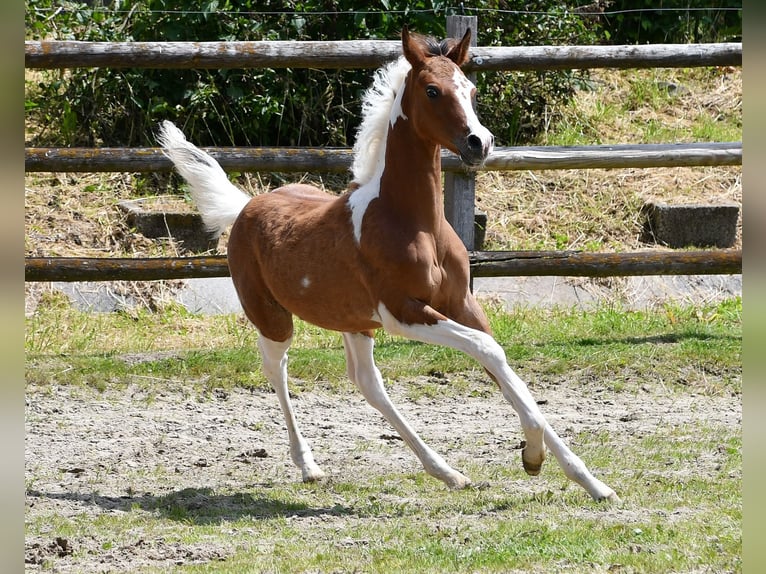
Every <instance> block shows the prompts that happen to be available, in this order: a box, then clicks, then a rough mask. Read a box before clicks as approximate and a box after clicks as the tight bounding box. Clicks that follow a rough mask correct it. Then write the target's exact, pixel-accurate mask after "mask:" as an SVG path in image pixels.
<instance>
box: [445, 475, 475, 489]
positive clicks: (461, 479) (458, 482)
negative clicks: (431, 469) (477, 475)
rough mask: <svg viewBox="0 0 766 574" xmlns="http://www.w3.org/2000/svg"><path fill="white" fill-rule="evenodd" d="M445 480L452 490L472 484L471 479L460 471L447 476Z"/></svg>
mask: <svg viewBox="0 0 766 574" xmlns="http://www.w3.org/2000/svg"><path fill="white" fill-rule="evenodd" d="M444 482H445V484H446V485H447V486H448V487H449V489H450V490H463V489H464V488H468V487H469V486H471V479H470V478H468V477H467V476H465V475H463V474H460V473H459V472H456V473H455V474H454V475H452V476H450V477H448V478H446V479H445V480H444Z"/></svg>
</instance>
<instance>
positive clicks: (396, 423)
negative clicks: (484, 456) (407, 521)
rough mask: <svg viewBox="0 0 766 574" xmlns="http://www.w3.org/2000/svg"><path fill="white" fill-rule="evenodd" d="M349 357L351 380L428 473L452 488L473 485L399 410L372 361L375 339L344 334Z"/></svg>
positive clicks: (355, 334) (354, 334) (356, 334)
mask: <svg viewBox="0 0 766 574" xmlns="http://www.w3.org/2000/svg"><path fill="white" fill-rule="evenodd" d="M343 342H344V345H345V348H346V355H347V356H350V357H351V359H352V360H351V361H349V369H350V370H351V369H353V371H354V374H353V375H352V376H351V377H350V378H351V380H352V381H353V382H354V384H355V385H356V386H357V387H358V388H359V390H360V391H361V392H362V395H363V396H364V398H365V399H366V400H367V402H368V403H370V405H372V406H373V407H374V408H375V409H377V410H378V411H380V413H381V414H382V415H383V416H384V417H385V419H386V420H387V421H388V422H389V423H390V424H391V426H393V427H394V429H396V432H398V433H399V436H400V437H402V439H403V440H404V442H406V443H407V445H408V446H409V447H410V448H411V449H412V450H413V452H414V453H415V454H416V455H417V457H418V458H419V459H420V462H421V463H422V464H423V468H425V470H426V472H427V473H428V474H430V475H431V476H433V477H435V478H438V479H439V480H441V481H443V482H444V483H445V484H446V485H447V486H449V487H450V488H464V487H466V486H467V485H469V484H470V483H471V481H470V480H469V479H468V477H466V476H464V475H462V474H461V473H459V472H458V471H456V470H455V469H453V468H451V467H450V466H449V465H448V464H447V463H446V462H445V460H444V459H443V458H442V457H441V456H439V455H438V454H437V453H436V452H435V451H434V450H433V449H431V448H430V447H429V446H428V445H426V444H425V443H424V442H423V440H422V439H421V438H420V437H419V436H418V434H417V433H416V432H415V430H414V429H413V428H412V427H411V426H410V424H409V423H408V422H407V421H406V420H405V419H404V417H402V415H401V414H400V413H399V411H398V410H397V409H396V407H395V406H394V404H393V403H392V402H391V399H390V398H389V396H388V393H386V389H385V387H384V386H383V377H381V375H380V371H379V370H378V368H377V367H376V366H375V361H374V358H373V352H372V350H373V346H374V344H375V342H374V340H373V339H372V338H370V337H367V336H365V335H360V334H358V333H343Z"/></svg>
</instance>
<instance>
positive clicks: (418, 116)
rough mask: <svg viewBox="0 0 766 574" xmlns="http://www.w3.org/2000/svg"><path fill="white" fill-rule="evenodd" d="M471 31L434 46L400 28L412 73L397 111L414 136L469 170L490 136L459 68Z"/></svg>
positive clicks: (487, 148) (487, 150)
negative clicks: (439, 148)
mask: <svg viewBox="0 0 766 574" xmlns="http://www.w3.org/2000/svg"><path fill="white" fill-rule="evenodd" d="M470 42H471V30H470V29H469V30H467V31H466V33H465V35H464V36H463V39H462V40H460V41H457V40H454V39H448V40H444V41H443V42H441V43H437V42H435V41H434V40H432V39H430V38H426V37H423V36H419V35H415V34H411V33H410V32H409V31H408V29H407V28H406V27H405V28H404V29H403V30H402V49H403V51H404V56H405V58H407V61H408V62H409V63H410V64H411V65H412V71H411V73H410V76H409V78H408V80H407V86H406V89H405V94H404V95H403V100H402V112H403V114H404V115H405V117H407V118H408V119H410V120H411V121H412V122H413V125H414V127H415V130H416V132H417V133H418V134H419V135H420V137H422V138H424V139H427V140H430V141H433V142H434V143H436V144H439V145H441V146H444V147H446V148H447V149H449V150H450V151H451V152H453V153H455V154H457V155H459V156H460V158H461V159H462V160H463V163H465V164H466V165H467V166H469V167H478V166H479V165H481V164H482V163H483V162H484V160H485V159H487V156H488V155H489V153H490V152H491V151H492V147H493V145H494V136H493V135H492V134H491V133H490V131H489V130H488V129H487V128H485V127H484V126H483V125H482V124H481V122H479V118H478V117H477V116H476V112H475V111H474V108H473V102H474V98H475V94H476V87H475V86H474V85H473V83H471V82H470V81H469V80H468V78H466V77H465V74H464V73H463V71H462V70H461V69H460V67H461V66H462V65H463V64H465V63H466V62H467V61H468V49H469V46H470Z"/></svg>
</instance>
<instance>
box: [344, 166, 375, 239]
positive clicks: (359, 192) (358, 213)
mask: <svg viewBox="0 0 766 574" xmlns="http://www.w3.org/2000/svg"><path fill="white" fill-rule="evenodd" d="M382 173H383V169H382V167H381V169H380V174H382ZM379 195H380V175H378V176H376V177H374V178H373V179H372V180H371V181H369V182H368V183H366V184H364V185H363V186H362V187H360V188H357V189H355V190H354V191H352V192H351V193H350V194H349V196H348V207H349V209H350V210H351V226H352V228H353V230H354V239H356V244H357V245H359V243H360V242H361V240H362V221H363V220H364V214H365V213H366V212H367V207H369V205H370V202H371V201H372V200H373V199H376V198H377V197H378V196H379Z"/></svg>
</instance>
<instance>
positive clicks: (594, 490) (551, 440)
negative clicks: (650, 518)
mask: <svg viewBox="0 0 766 574" xmlns="http://www.w3.org/2000/svg"><path fill="white" fill-rule="evenodd" d="M419 311H420V312H421V313H422V320H421V321H419V322H416V321H413V320H412V318H413V317H414V312H413V310H410V312H409V313H408V315H409V320H408V321H406V322H404V321H400V320H398V319H397V318H396V317H394V315H392V314H391V312H390V311H389V310H388V309H387V308H386V307H385V305H383V304H381V305H380V306H379V307H378V315H379V316H380V318H381V321H382V323H383V327H384V328H385V329H386V331H389V332H390V333H392V334H397V335H401V336H404V337H407V338H409V339H414V340H418V341H422V342H425V343H433V344H437V345H444V346H447V347H452V348H454V349H458V350H461V351H463V352H464V353H466V354H468V355H470V356H471V357H473V358H474V359H476V360H477V361H478V362H479V363H480V364H481V365H482V366H483V367H484V368H485V369H486V370H487V371H488V372H489V373H490V374H491V375H492V378H493V379H494V380H495V381H496V382H497V384H498V386H499V387H500V390H501V392H502V394H503V396H504V397H505V398H506V400H508V402H510V403H511V406H512V407H513V408H514V410H515V411H516V412H517V413H518V415H519V419H520V422H521V426H522V429H523V431H524V435H525V438H526V440H527V444H526V446H525V448H524V450H523V451H522V462H523V464H524V469H525V470H526V471H527V473H528V474H531V475H535V474H537V473H539V471H540V466H541V465H542V462H543V459H544V457H545V446H546V445H547V446H548V448H550V450H551V452H552V453H553V455H554V457H555V458H556V461H557V462H558V463H559V465H560V466H561V468H562V470H563V471H564V474H565V475H566V476H567V478H569V479H570V480H572V481H574V482H576V483H577V484H579V485H580V486H582V487H583V488H584V489H585V490H586V491H587V492H588V493H589V494H590V495H591V497H592V498H593V499H594V500H608V501H611V502H617V501H619V497H618V496H617V494H616V493H615V492H614V490H612V489H611V488H610V487H608V486H607V485H606V484H604V483H603V482H601V481H600V480H598V479H597V478H596V477H594V476H593V475H592V474H591V473H590V471H589V470H588V468H587V467H586V466H585V463H583V461H582V460H581V459H580V458H579V457H578V456H577V455H575V454H574V453H573V452H572V451H571V450H570V449H569V448H568V447H567V446H566V444H565V443H564V441H562V440H561V438H560V437H559V436H558V435H557V434H556V432H555V431H554V430H553V429H552V428H551V426H550V425H549V424H548V422H547V421H546V420H545V417H544V416H543V414H542V412H541V411H540V409H539V407H538V406H537V403H536V402H535V400H534V399H533V398H532V394H531V393H530V392H529V389H528V388H527V386H526V384H525V383H524V381H522V380H521V378H519V376H518V375H516V373H514V372H513V370H512V369H511V368H510V366H509V365H508V362H507V361H506V357H505V351H504V350H503V348H502V347H501V346H500V345H499V344H498V343H497V341H495V340H494V338H492V336H491V335H490V334H489V333H488V332H487V331H488V330H489V329H488V327H487V326H486V325H484V327H483V328H473V327H467V326H465V325H463V324H461V323H458V322H457V321H453V320H451V319H448V318H446V317H445V316H443V315H442V314H440V313H438V312H437V311H435V310H434V309H433V308H431V307H429V306H427V305H422V304H420V309H419ZM480 317H483V313H481V315H480V316H477V321H476V323H477V325H481V324H482V321H480V320H479V319H480ZM484 323H486V321H484Z"/></svg>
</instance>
